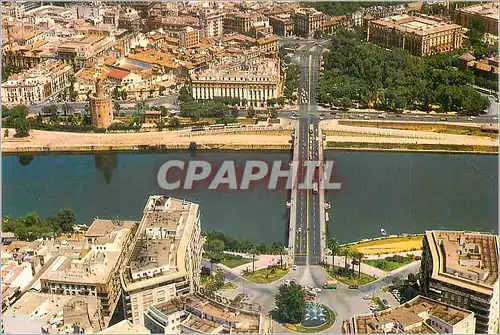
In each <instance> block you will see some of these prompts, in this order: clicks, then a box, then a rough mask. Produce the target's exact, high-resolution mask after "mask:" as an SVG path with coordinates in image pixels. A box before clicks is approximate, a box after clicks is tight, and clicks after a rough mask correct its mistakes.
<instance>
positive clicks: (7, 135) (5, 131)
mask: <svg viewBox="0 0 500 335" xmlns="http://www.w3.org/2000/svg"><path fill="white" fill-rule="evenodd" d="M3 136H4V137H9V129H7V128H5V130H4V132H3Z"/></svg>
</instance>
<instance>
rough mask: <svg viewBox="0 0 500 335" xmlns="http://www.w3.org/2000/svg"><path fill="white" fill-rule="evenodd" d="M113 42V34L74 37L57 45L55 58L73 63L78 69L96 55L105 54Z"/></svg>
mask: <svg viewBox="0 0 500 335" xmlns="http://www.w3.org/2000/svg"><path fill="white" fill-rule="evenodd" d="M114 43H115V37H114V36H95V35H88V36H83V37H74V38H72V39H69V40H68V41H66V42H64V43H61V44H60V45H59V46H58V47H57V49H56V58H57V59H59V60H61V61H63V62H65V63H67V64H71V65H73V67H74V68H75V70H78V69H81V68H82V67H84V66H85V65H87V64H90V63H91V62H93V61H95V60H96V59H97V58H98V57H100V56H105V55H107V53H108V51H109V50H110V49H111V48H112V47H113V46H114Z"/></svg>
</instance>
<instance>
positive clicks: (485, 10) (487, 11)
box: [459, 1, 498, 20]
mask: <svg viewBox="0 0 500 335" xmlns="http://www.w3.org/2000/svg"><path fill="white" fill-rule="evenodd" d="M459 11H460V12H464V13H469V14H474V15H478V16H484V17H488V18H490V19H494V20H498V2H497V1H495V2H487V3H482V4H477V5H473V6H468V7H463V8H460V9H459Z"/></svg>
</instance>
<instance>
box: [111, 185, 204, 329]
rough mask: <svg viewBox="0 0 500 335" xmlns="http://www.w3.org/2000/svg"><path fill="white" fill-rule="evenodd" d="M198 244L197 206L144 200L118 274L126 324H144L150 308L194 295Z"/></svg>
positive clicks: (200, 242) (161, 198)
mask: <svg viewBox="0 0 500 335" xmlns="http://www.w3.org/2000/svg"><path fill="white" fill-rule="evenodd" d="M203 242H204V241H203V237H202V236H201V228H200V211H199V206H198V205H197V204H194V203H191V202H187V201H184V200H179V199H174V198H171V197H167V196H160V195H158V196H151V197H149V199H148V202H147V204H146V206H145V208H144V214H143V217H142V220H141V223H140V225H139V227H138V229H137V233H136V235H135V239H134V241H133V246H132V248H133V249H131V250H132V252H131V254H130V255H129V259H128V260H127V263H126V266H125V267H124V268H122V270H121V275H120V278H121V283H122V288H123V307H124V311H125V317H126V318H127V319H128V320H129V321H131V322H132V323H134V324H137V323H139V324H144V313H145V312H146V311H147V310H148V308H149V306H151V305H153V304H159V303H162V302H166V301H169V300H171V299H173V298H174V297H178V296H184V295H188V294H191V293H193V292H194V291H195V287H198V285H199V281H200V270H201V256H202V249H203Z"/></svg>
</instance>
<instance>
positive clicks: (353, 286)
mask: <svg viewBox="0 0 500 335" xmlns="http://www.w3.org/2000/svg"><path fill="white" fill-rule="evenodd" d="M358 288H359V285H349V287H348V289H350V290H357V289H358Z"/></svg>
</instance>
